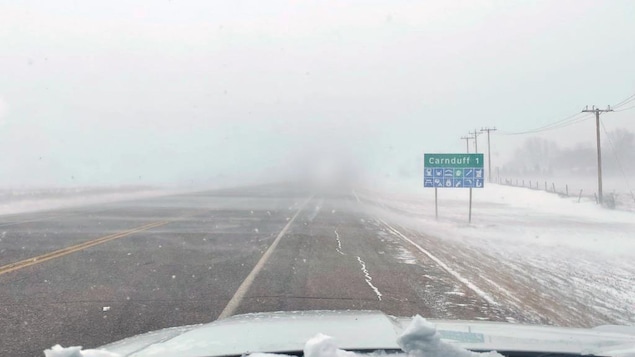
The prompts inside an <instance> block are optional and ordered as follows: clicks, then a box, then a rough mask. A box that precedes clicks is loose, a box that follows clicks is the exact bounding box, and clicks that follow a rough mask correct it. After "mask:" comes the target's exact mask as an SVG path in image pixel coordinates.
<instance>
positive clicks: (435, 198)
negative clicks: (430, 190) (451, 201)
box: [434, 187, 439, 220]
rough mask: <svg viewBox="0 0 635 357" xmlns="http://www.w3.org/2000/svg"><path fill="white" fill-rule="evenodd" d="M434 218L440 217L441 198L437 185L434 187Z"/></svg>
mask: <svg viewBox="0 0 635 357" xmlns="http://www.w3.org/2000/svg"><path fill="white" fill-rule="evenodd" d="M434 218H435V219H437V220H438V219H439V200H438V195H437V188H436V187H435V188H434Z"/></svg>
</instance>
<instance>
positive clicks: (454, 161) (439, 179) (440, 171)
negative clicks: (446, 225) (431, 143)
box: [423, 154, 485, 223]
mask: <svg viewBox="0 0 635 357" xmlns="http://www.w3.org/2000/svg"><path fill="white" fill-rule="evenodd" d="M423 160H424V165H423V187H430V188H432V187H433V188H434V214H435V217H436V218H437V219H438V218H439V206H438V189H439V188H469V189H470V203H469V216H468V221H469V222H470V223H471V222H472V188H483V186H484V185H485V172H484V170H483V154H424V155H423Z"/></svg>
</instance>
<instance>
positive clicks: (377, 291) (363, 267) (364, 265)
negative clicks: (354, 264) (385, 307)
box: [357, 257, 381, 301]
mask: <svg viewBox="0 0 635 357" xmlns="http://www.w3.org/2000/svg"><path fill="white" fill-rule="evenodd" d="M357 261H358V262H359V264H360V265H361V266H362V272H363V273H364V275H365V276H366V277H365V279H366V284H368V286H370V288H371V289H373V291H374V292H375V295H377V299H378V300H379V301H381V292H379V289H377V287H376V286H375V285H373V283H372V280H373V278H372V277H371V276H370V274H369V273H368V270H367V269H366V263H364V261H363V260H362V258H360V257H357Z"/></svg>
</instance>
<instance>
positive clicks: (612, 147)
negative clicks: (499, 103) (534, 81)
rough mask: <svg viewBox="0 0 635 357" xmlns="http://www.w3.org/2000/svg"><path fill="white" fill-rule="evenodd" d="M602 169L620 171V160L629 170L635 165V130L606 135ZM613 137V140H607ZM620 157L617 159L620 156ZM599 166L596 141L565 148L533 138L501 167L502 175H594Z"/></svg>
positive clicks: (611, 172) (618, 131)
mask: <svg viewBox="0 0 635 357" xmlns="http://www.w3.org/2000/svg"><path fill="white" fill-rule="evenodd" d="M602 139H603V141H602V170H603V171H604V172H605V173H607V174H616V173H620V172H621V171H620V167H619V165H618V161H617V159H619V162H620V163H621V164H622V167H623V168H624V169H625V170H626V171H627V172H629V171H630V172H633V170H635V168H634V167H633V166H635V133H633V132H630V131H628V130H626V129H617V130H614V131H612V132H609V133H608V138H606V137H603V138H602ZM607 139H610V140H607ZM616 156H617V159H616ZM596 169H597V151H596V147H595V145H593V144H592V143H584V144H582V143H581V144H577V145H576V146H574V147H572V148H561V147H559V146H558V144H557V143H556V142H555V141H551V140H546V139H543V138H539V137H532V138H529V139H527V140H525V141H524V142H523V144H522V145H521V147H519V148H518V149H516V151H515V152H514V157H513V159H512V160H510V161H509V162H507V163H506V164H505V165H503V166H502V167H501V170H500V173H501V175H510V174H514V175H522V174H555V173H558V174H567V173H568V174H593V173H595V172H596Z"/></svg>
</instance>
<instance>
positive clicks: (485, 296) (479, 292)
mask: <svg viewBox="0 0 635 357" xmlns="http://www.w3.org/2000/svg"><path fill="white" fill-rule="evenodd" d="M379 221H380V222H381V223H383V224H384V225H385V226H386V227H387V228H388V230H389V231H390V232H391V233H392V234H393V235H396V236H397V237H400V238H402V239H404V240H405V241H407V242H409V243H410V244H412V245H413V246H415V247H416V248H417V249H419V251H421V252H422V253H423V254H425V255H427V256H428V257H429V258H430V259H432V260H433V261H434V262H435V263H437V265H439V266H440V267H441V268H443V269H444V270H445V271H447V272H448V273H450V275H452V276H454V277H455V278H456V279H457V280H458V281H460V282H462V283H463V284H465V286H467V287H468V288H469V289H470V290H472V291H474V292H475V293H476V294H477V295H479V296H480V297H482V298H483V300H485V301H487V302H488V303H490V304H491V305H499V304H498V303H497V302H496V301H495V300H494V299H493V298H492V297H491V296H490V295H489V294H487V293H486V292H484V291H483V290H481V289H480V288H479V287H478V286H476V285H474V284H473V283H472V282H471V281H469V280H467V279H466V278H464V277H463V276H461V274H459V273H457V272H456V271H454V270H452V268H450V267H449V266H448V265H447V264H445V263H444V262H442V261H441V260H440V259H439V258H437V257H435V256H434V255H432V253H430V252H428V251H427V250H425V249H423V248H422V247H421V246H420V245H419V244H417V243H415V242H413V241H412V240H411V239H409V238H408V237H406V236H405V235H403V234H402V233H401V232H399V231H398V230H396V229H395V228H393V227H392V226H391V225H389V224H388V223H386V222H385V221H384V220H382V219H379Z"/></svg>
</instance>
